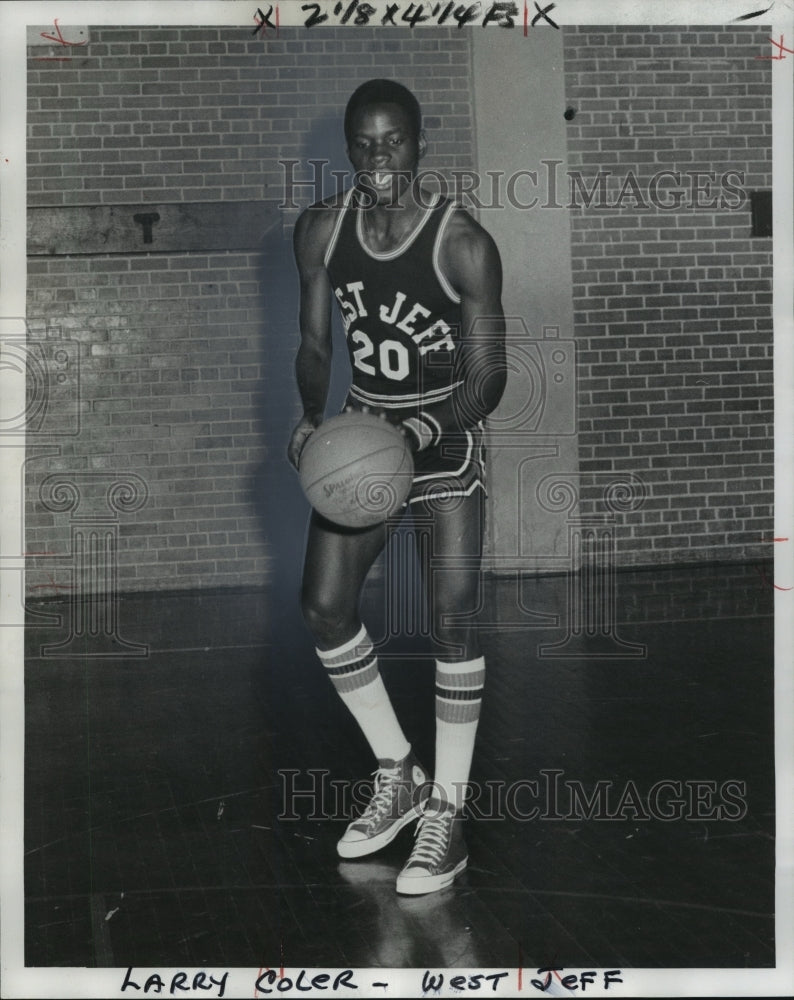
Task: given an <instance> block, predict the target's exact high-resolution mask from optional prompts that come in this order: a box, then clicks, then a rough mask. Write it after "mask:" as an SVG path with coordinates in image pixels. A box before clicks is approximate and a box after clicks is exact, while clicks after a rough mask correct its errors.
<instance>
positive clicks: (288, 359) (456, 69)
mask: <svg viewBox="0 0 794 1000" xmlns="http://www.w3.org/2000/svg"><path fill="white" fill-rule="evenodd" d="M468 44H469V36H468V34H467V33H466V32H457V33H452V32H449V31H447V30H423V31H421V32H416V33H411V32H410V30H409V29H406V30H394V31H389V32H388V34H386V33H383V32H381V33H378V32H376V31H374V30H373V31H371V30H365V29H361V30H356V31H355V32H350V31H345V30H341V31H333V30H324V29H317V30H316V31H315V33H313V34H311V35H308V34H307V33H306V32H305V31H303V30H302V29H282V30H281V32H280V35H279V38H278V39H275V38H273V37H272V35H271V36H270V37H269V38H268V39H267V41H264V40H263V39H261V38H252V37H251V35H250V31H248V30H247V29H226V28H217V27H212V28H189V29H188V28H184V29H180V28H173V29H171V28H169V29H160V28H151V29H139V28H115V29H110V28H97V27H91V28H90V41H89V43H88V45H87V46H86V47H85V48H84V49H80V50H79V52H78V51H77V50H75V52H74V53H73V55H72V58H71V59H70V60H69V61H47V60H43V59H41V58H40V57H41V56H42V55H46V54H47V53H46V52H43V51H42V50H41V49H37V48H32V49H31V50H30V52H29V57H30V58H29V64H28V65H29V76H28V86H29V92H28V93H29V118H28V121H29V145H28V149H29V164H28V185H29V187H28V190H29V204H30V206H36V207H43V206H50V207H52V208H53V215H55V213H56V212H57V207H58V206H61V205H63V206H66V205H70V206H73V205H85V206H92V205H119V204H136V205H137V204H142V203H143V204H150V205H151V206H152V207H153V208H154V207H156V206H157V205H158V204H167V203H172V202H204V201H206V202H210V201H221V200H233V201H246V200H247V201H258V200H264V199H272V200H275V201H278V202H281V201H282V200H283V187H284V176H285V175H284V171H283V168H282V167H281V166H279V160H289V159H293V160H299V161H301V163H302V166H300V165H299V166H298V167H296V168H295V170H294V173H293V175H292V176H293V180H295V181H296V182H297V181H309V180H312V179H313V178H314V176H315V175H314V174H313V173H312V171H311V169H310V168H309V167H308V166H307V165H306V161H307V160H308V159H310V158H313V157H318V158H319V157H323V156H327V157H329V159H330V161H331V163H330V167H331V168H335V169H344V167H345V166H346V161H345V158H344V144H343V140H342V137H341V113H342V111H343V109H344V104H345V102H346V100H347V98H348V96H349V95H350V93H351V92H352V90H353V89H354V88H355V86H357V84H358V83H360V82H361V81H362V80H364V79H367V78H369V77H371V76H376V75H377V76H391V77H394V78H396V79H400V80H402V81H403V82H405V83H406V84H407V85H408V86H410V87H412V88H413V89H414V90H415V92H416V93H417V96H418V97H419V99H420V101H421V102H422V104H423V108H424V112H425V123H426V127H427V130H428V133H429V139H430V143H431V150H430V155H429V156H428V158H427V160H426V161H425V163H426V165H427V166H428V167H432V168H440V167H442V166H444V167H449V168H471V167H472V165H473V164H472V155H473V154H472V130H471V108H470V102H469V98H468V84H467V76H468V70H469V52H468ZM436 134H438V135H440V136H443V142H442V141H434V138H435V135H436ZM327 182H328V190H327V192H326V193H330V191H331V190H333V181H332V179H331V178H330V176H328V177H327ZM314 193H315V192H314V188H313V187H312V186H311V185H310V184H307V185H305V186H304V187H300V188H295V189H293V191H292V195H293V197H292V199H291V201H292V202H294V204H295V206H298V205H300V206H303V205H305V204H308V203H309V201H311V200H313V198H314ZM296 215H297V207H296V208H294V209H291V210H287V211H284V213H283V223H284V233H283V236H282V237H281V238H273V239H271V240H269V241H268V243H267V244H266V245H264V246H263V248H262V250H261V251H256V252H248V251H246V252H211V253H209V252H204V253H202V252H195V253H170V252H169V253H156V252H154V253H143V252H136V253H130V254H113V255H111V254H104V255H103V254H96V253H92V254H89V255H73V256H61V257H43V256H37V257H31V258H30V259H29V271H28V275H29V278H28V282H29V284H28V287H29V321H30V325H31V328H32V330H33V332H34V333H36V335H37V336H49V337H51V338H52V337H55V336H58V335H60V336H62V337H63V338H67V339H69V340H73V341H75V342H76V343H77V344H78V345H79V346H78V350H79V353H80V364H81V375H80V393H81V404H80V405H81V422H82V424H81V430H80V433H79V434H78V435H77V436H74V437H68V438H53V439H52V442H51V443H57V444H58V445H59V446H60V455H58V456H54V457H47V458H41V459H34V460H32V461H30V462H29V464H28V470H27V472H28V483H27V488H28V512H27V549H28V551H29V552H32V553H35V552H48V553H52V554H53V555H51V556H46V557H40V558H35V557H34V558H31V561H30V570H29V573H28V579H27V582H28V591H29V593H31V594H34V595H39V596H43V595H46V594H49V593H53V592H56V591H57V592H59V591H58V590H57V589H58V588H59V587H69V586H71V585H72V584H71V581H70V565H71V562H70V559H69V558H68V556H69V551H70V545H71V542H70V531H71V527H70V525H71V524H72V521H73V518H74V515H75V514H77V515H79V516H87V517H89V518H91V517H95V518H100V517H101V516H109V515H110V513H111V512H110V510H109V508H108V506H107V503H106V501H105V490H106V487H107V486H108V485H110V484H112V482H113V481H115V480H121V479H123V477H124V475H125V474H129V473H134V474H135V475H137V476H139V477H140V478H141V480H142V481H143V484H144V487H143V488H144V489H145V492H146V494H147V496H146V503H145V504H144V505H143V506H141V507H140V509H137V510H136V509H127V510H122V511H121V513H119V512H118V511H116V512H115V513H114V514H113V516H116V517H117V521H118V534H119V541H118V546H119V551H118V571H119V580H118V585H119V588H120V589H122V590H145V589H159V588H163V589H166V588H183V587H207V586H219V585H230V584H242V585H251V584H260V583H262V582H263V580H264V578H265V574H266V569H267V567H268V565H269V563H268V559H269V558H274V559H282V560H283V565H285V566H287V565H290V566H295V567H297V566H298V565H299V561H300V559H299V554H300V549H301V547H302V540H303V527H304V522H305V516H306V507H305V503H304V501H303V499H302V497H301V496H300V494H299V492H298V490H297V486H296V483H295V477H294V475H293V474H292V472H291V470H290V469H289V468H288V467H287V464H286V461H285V459H284V458H283V454H284V449H285V447H286V442H287V440H288V435H289V430H290V428H291V426H292V425H293V423H294V420H295V419H296V418H297V413H298V400H297V393H296V391H295V389H294V380H293V375H292V365H293V358H294V352H295V349H296V346H297V341H296V332H297V326H296V318H297V289H296V288H295V275H294V266H293V263H292V252H291V245H290V242H289V229H290V226H291V224H292V222H293V221H294V218H295V217H296ZM138 249H140V248H138ZM39 440H40V441H42V442H43V443H46V442H47V438H46V435H44V436H42V437H40V438H39ZM53 473H59V474H61V475H62V476H63V477H65V478H66V479H69V480H70V481H72V482H73V483H74V484H75V485H76V486H77V488H78V489H79V490H80V491H81V493H82V495H83V497H84V503H83V506H82V507H81V509H80V510H79V511H77V512H75V511H74V510H67V509H65V508H61V509H58V504H57V503H53V502H52V498H50V500H49V501H48V505H47V503H45V500H44V499H42V497H41V496H40V495H39V492H40V487H41V485H42V483H43V481H44V479H45V477H46V476H48V475H50V474H53ZM134 506H135V505H134V504H128V505H127V507H128V508H131V507H134ZM53 507H54V508H55V509H53ZM88 588H89V589H91V583H90V581H89V583H88Z"/></svg>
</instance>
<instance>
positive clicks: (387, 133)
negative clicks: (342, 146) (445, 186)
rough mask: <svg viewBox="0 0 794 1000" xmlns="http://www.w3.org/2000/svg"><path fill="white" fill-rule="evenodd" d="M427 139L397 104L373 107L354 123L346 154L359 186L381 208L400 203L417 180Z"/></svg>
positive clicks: (361, 114)
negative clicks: (419, 132) (419, 133)
mask: <svg viewBox="0 0 794 1000" xmlns="http://www.w3.org/2000/svg"><path fill="white" fill-rule="evenodd" d="M424 146H425V143H424V139H423V137H422V136H421V135H417V134H416V132H415V130H414V128H413V126H412V124H411V119H410V116H409V115H408V113H407V112H406V111H404V110H403V108H401V107H400V106H399V105H398V104H372V105H370V106H368V107H366V108H362V110H361V111H360V112H359V114H358V115H357V116H356V117H355V118H354V120H353V128H352V130H351V135H350V139H349V141H348V147H347V154H348V156H349V157H350V162H351V163H352V164H353V167H354V168H355V170H356V174H357V175H358V176H357V183H358V185H359V186H360V187H362V188H364V189H365V190H366V192H367V194H368V195H369V196H370V197H371V198H373V199H374V200H375V202H376V203H377V204H379V205H387V204H392V203H394V202H397V201H399V200H400V199H401V198H402V196H403V195H404V194H405V193H406V192H407V191H408V189H409V188H410V186H411V182H412V181H413V179H414V177H415V176H416V170H417V167H418V165H419V158H420V157H421V156H422V154H423V153H424Z"/></svg>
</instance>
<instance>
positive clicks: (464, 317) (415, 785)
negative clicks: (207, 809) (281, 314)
mask: <svg viewBox="0 0 794 1000" xmlns="http://www.w3.org/2000/svg"><path fill="white" fill-rule="evenodd" d="M344 129H345V138H346V141H347V152H348V156H349V158H350V161H351V163H352V165H353V167H354V169H355V172H356V173H355V183H354V184H353V186H352V187H351V188H350V189H349V190H347V191H345V192H342V193H340V194H338V195H336V196H334V197H332V198H329V199H327V200H325V201H322V202H319V203H318V204H316V205H314V206H312V207H311V208H309V209H307V210H306V211H305V212H304V213H303V214H302V215H301V216H300V218H299V219H298V222H297V225H296V228H295V236H294V246H295V256H296V260H297V265H298V271H299V275H300V337H301V339H300V347H299V350H298V354H297V359H296V375H297V382H298V388H299V392H300V396H301V400H302V402H303V408H304V415H303V418H302V419H301V421H300V423H299V424H298V426H297V427H296V428H295V430H294V431H293V434H292V438H291V441H290V445H289V458H290V460H291V462H292V463H293V464H294V465H295V466H296V467H297V465H298V462H299V459H300V452H301V448H302V447H303V445H304V443H305V442H306V439H307V437H308V436H309V435H310V434H312V433H313V431H314V430H315V428H316V427H317V426H318V425H319V424H320V422H321V421H322V419H323V414H324V410H325V404H326V396H327V391H328V386H329V376H330V369H331V324H330V308H331V300H332V299H333V298H335V299H336V300H337V304H338V308H339V309H340V311H341V315H342V320H343V324H344V327H345V334H346V339H347V345H348V349H349V353H350V360H351V364H352V372H353V377H352V385H351V387H350V390H349V395H348V400H347V405H348V407H350V408H354V409H356V408H357V409H361V410H367V409H369V410H371V411H373V412H376V413H378V414H380V415H382V416H383V417H384V418H385V419H388V420H390V421H392V422H394V423H395V424H397V425H399V426H400V427H401V428H402V429H403V431H404V433H405V435H406V438H407V440H408V442H409V444H410V447H411V448H412V451H413V453H414V463H415V478H414V483H413V488H412V491H411V493H410V495H409V497H408V500H407V506H408V507H409V508H410V509H411V510H413V511H416V512H417V513H418V514H420V515H421V516H422V519H423V522H424V523H429V524H430V525H431V528H430V537H431V539H432V542H431V545H430V546H429V548H430V551H428V552H426V553H423V557H422V558H423V565H422V567H421V569H422V575H423V580H424V586H425V590H426V591H427V596H428V600H429V604H430V611H431V620H432V623H433V646H434V654H435V657H436V660H435V677H436V688H435V691H436V695H435V708H436V734H435V740H436V742H435V751H436V752H435V773H434V776H433V782H432V785H430V787H431V789H432V791H431V792H430V795H429V797H424V798H423V796H422V795H421V794H420V791H419V790H420V789H421V788H422V787H423V786H427V783H428V779H429V774H428V772H427V770H426V769H425V768H424V766H423V765H422V764H421V763H420V762H419V761H418V760H417V759H416V756H415V755H414V753H413V751H412V749H411V745H410V743H409V741H408V740H407V739H406V736H405V734H404V732H403V730H402V728H401V726H400V723H399V721H398V719H397V717H396V715H395V712H394V710H393V707H392V705H391V702H390V700H389V696H388V694H387V692H386V689H385V687H384V684H383V681H382V679H381V676H380V674H379V672H378V664H377V658H376V655H375V653H374V651H373V644H372V641H371V640H370V638H369V636H368V634H367V631H366V627H365V626H364V625H363V623H362V622H361V620H360V619H359V612H358V605H359V596H360V593H361V588H362V586H363V584H364V581H365V579H366V577H367V574H368V572H369V570H370V568H371V567H372V565H373V563H374V561H375V559H376V558H377V556H378V554H379V553H380V552H381V550H382V549H383V547H384V544H385V542H386V539H387V533H388V530H389V529H388V528H387V526H385V525H377V526H375V527H369V528H361V529H346V528H340V527H336V526H335V525H333V524H331V523H329V522H328V521H326V520H325V519H323V518H322V517H321V516H320V515H318V514H317V513H316V512H313V514H312V518H311V522H310V526H309V533H308V542H307V551H306V560H305V566H304V577H303V591H302V606H303V613H304V617H305V620H306V623H307V625H308V627H309V629H310V630H311V632H312V634H313V637H314V639H315V644H316V647H317V653H318V655H319V658H320V661H321V663H322V664H323V665H324V667H325V668H326V670H327V672H328V676H329V677H330V679H331V682H332V683H333V684H334V686H335V688H336V690H337V691H338V693H339V695H340V696H341V698H342V699H343V701H344V702H345V704H346V705H347V706H348V708H349V709H350V711H351V712H352V714H353V716H354V718H355V719H356V721H357V723H358V724H359V726H360V727H361V730H362V731H363V733H364V736H365V737H366V739H367V741H368V742H369V744H370V746H371V748H372V751H373V754H374V756H375V757H376V759H377V762H378V769H377V771H376V773H375V791H374V795H373V797H372V799H371V801H370V802H369V805H368V807H367V809H366V810H365V811H364V813H363V815H362V816H361V817H360V818H358V819H356V820H355V821H353V822H352V823H351V824H350V825H349V826H348V828H347V830H346V832H345V834H344V836H343V837H342V838H341V840H340V841H339V844H338V853H339V855H340V856H341V857H343V858H357V857H363V856H364V855H368V854H371V853H372V852H374V851H377V850H379V849H380V848H381V847H384V846H385V845H386V844H388V843H390V842H391V841H392V840H393V839H394V837H395V836H396V835H397V833H398V832H399V830H401V829H402V828H403V827H404V826H406V825H407V824H408V823H410V822H412V821H413V820H415V819H417V818H419V824H418V827H417V836H416V841H415V846H414V849H413V852H412V854H411V856H410V858H409V859H408V861H407V864H406V865H405V867H404V868H403V870H402V871H401V872H400V875H399V877H398V879H397V885H396V888H397V891H398V892H400V893H408V894H422V893H427V892H433V891H435V890H438V889H441V888H443V887H444V886H447V885H449V884H450V883H451V882H452V881H453V880H454V878H455V877H456V875H458V874H459V873H460V872H461V871H463V869H464V868H465V866H466V861H467V854H466V846H465V843H464V840H463V835H462V825H461V821H462V816H461V813H462V809H463V804H464V793H465V787H466V783H467V781H468V778H469V770H470V766H471V760H472V753H473V749H474V740H475V734H476V730H477V722H478V718H479V712H480V701H481V697H482V688H483V682H484V678H485V663H484V660H483V657H482V654H481V650H480V647H479V644H478V639H477V633H476V627H475V625H474V624H473V623H472V616H473V612H474V611H475V610H476V609H477V607H478V601H479V581H480V559H481V554H482V527H483V497H484V470H483V463H482V421H483V419H484V418H485V417H486V416H487V414H488V413H490V412H491V411H492V410H493V409H494V407H495V406H496V405H497V403H498V402H499V399H500V397H501V395H502V392H503V390H504V384H505V376H506V366H505V356H504V317H503V312H502V305H501V281H502V274H501V261H500V258H499V253H498V251H497V249H496V246H495V245H494V242H493V240H492V239H491V237H490V236H489V235H488V234H487V233H486V232H485V230H484V229H482V228H481V227H480V226H479V225H478V223H476V222H475V221H474V220H473V219H472V218H471V217H470V216H469V215H468V214H466V212H464V211H463V210H462V209H459V208H457V207H456V206H455V205H454V204H453V203H452V202H449V201H447V200H445V199H444V198H442V197H440V196H438V195H433V194H431V193H430V192H428V191H427V190H424V189H422V188H421V187H420V185H419V181H418V178H417V172H418V165H419V160H420V158H421V157H422V155H423V154H424V152H425V148H426V141H425V136H424V134H423V132H422V128H421V114H420V108H419V104H418V102H417V100H416V98H415V97H414V95H413V94H412V93H411V92H410V91H409V90H407V89H406V88H405V87H403V86H402V85H401V84H398V83H395V82H393V81H389V80H370V81H369V82H368V83H365V84H362V86H360V87H359V88H358V89H357V90H356V91H355V93H354V94H353V95H352V97H351V98H350V100H349V102H348V105H347V109H346V112H345V120H344ZM467 615H468V617H466V616H467Z"/></svg>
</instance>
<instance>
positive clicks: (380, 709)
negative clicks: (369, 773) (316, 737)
mask: <svg viewBox="0 0 794 1000" xmlns="http://www.w3.org/2000/svg"><path fill="white" fill-rule="evenodd" d="M317 655H318V656H319V657H320V660H321V662H322V664H323V666H324V667H325V669H326V670H327V671H328V676H329V677H330V678H331V681H332V683H333V685H334V687H335V688H336V690H337V691H338V693H339V696H340V698H341V699H342V701H343V702H344V703H345V704H346V705H347V707H348V708H349V709H350V711H351V712H352V714H353V718H354V719H355V720H356V722H357V723H358V724H359V726H360V727H361V731H362V732H363V733H364V736H365V737H366V739H367V742H368V743H369V745H370V747H372V752H373V753H374V754H375V756H376V757H377V758H378V760H395V761H396V760H402V759H403V757H405V756H406V755H407V754H408V753H409V752H410V750H411V744H410V743H409V742H408V740H407V739H406V738H405V734H404V733H403V731H402V729H401V727H400V723H399V722H398V721H397V716H396V715H395V714H394V709H393V708H392V704H391V701H390V700H389V695H388V692H387V691H386V688H385V686H384V684H383V679H382V678H381V676H380V671H379V670H378V659H377V657H376V656H375V652H374V650H373V647H372V640H371V639H370V637H369V635H368V634H367V630H366V628H365V627H364V626H363V625H362V626H361V630H360V631H359V633H358V634H357V635H355V636H354V637H353V638H352V639H350V640H349V642H346V643H344V644H343V645H341V646H337V647H336V649H318V650H317Z"/></svg>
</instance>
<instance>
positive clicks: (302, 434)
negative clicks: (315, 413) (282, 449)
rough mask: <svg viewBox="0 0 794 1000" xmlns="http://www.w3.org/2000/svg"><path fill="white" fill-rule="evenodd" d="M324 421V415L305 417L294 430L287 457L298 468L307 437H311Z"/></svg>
mask: <svg viewBox="0 0 794 1000" xmlns="http://www.w3.org/2000/svg"><path fill="white" fill-rule="evenodd" d="M321 423H322V417H315V418H311V417H303V418H302V419H301V422H300V423H299V424H298V426H297V427H296V428H295V430H294V431H293V432H292V437H291V438H290V441H289V445H288V446H287V458H288V459H289V460H290V462H291V463H292V464H293V465H294V466H295V468H296V469H297V468H298V464H299V462H300V457H301V452H302V451H303V446H304V445H305V444H306V439H307V438H308V437H310V436H311V435H312V434H313V433H314V431H315V430H316V428H317V427H319V425H320V424H321Z"/></svg>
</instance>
